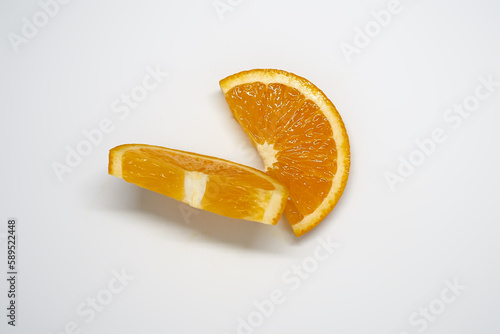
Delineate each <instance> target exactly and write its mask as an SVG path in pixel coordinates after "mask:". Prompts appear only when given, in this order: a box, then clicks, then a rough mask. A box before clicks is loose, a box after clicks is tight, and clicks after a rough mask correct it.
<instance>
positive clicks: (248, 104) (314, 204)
mask: <svg viewBox="0 0 500 334" xmlns="http://www.w3.org/2000/svg"><path fill="white" fill-rule="evenodd" d="M220 86H221V88H222V91H223V93H224V95H225V97H226V101H227V103H228V104H229V108H230V109H231V112H232V113H233V116H234V117H235V119H236V120H237V121H238V123H239V124H240V125H241V126H242V127H243V130H245V132H246V134H247V135H248V136H249V137H250V139H251V141H252V143H253V144H254V145H255V147H256V148H257V150H258V152H259V154H260V156H261V157H262V159H263V161H264V166H265V169H266V173H267V174H269V175H271V176H273V177H274V178H276V179H277V180H279V181H280V182H281V183H282V184H283V185H284V186H285V187H287V189H288V191H289V193H290V194H289V198H288V201H287V205H286V209H285V212H286V216H287V218H288V221H289V222H290V224H291V225H292V228H293V231H294V233H295V235H296V236H300V235H302V234H304V233H306V232H308V231H310V230H311V229H312V228H314V227H315V226H317V225H318V224H319V223H320V222H321V221H322V220H323V218H325V216H326V215H327V214H328V213H329V212H330V211H331V210H332V209H333V208H334V206H335V205H336V203H337V201H338V200H339V198H340V196H341V195H342V193H343V191H344V188H345V185H346V182H347V178H348V175H349V166H350V151H349V139H348V137H347V132H346V129H345V126H344V123H343V122H342V118H341V117H340V115H339V113H338V112H337V109H335V106H334V105H333V103H332V102H331V101H330V100H329V99H328V98H327V97H326V95H325V94H324V93H323V92H322V91H321V90H319V89H318V88H317V87H316V86H315V85H313V84H312V83H311V82H309V81H308V80H306V79H304V78H302V77H299V76H297V75H295V74H292V73H288V72H285V71H281V70H270V69H256V70H250V71H244V72H240V73H237V74H234V75H231V76H229V77H227V78H225V79H223V80H221V81H220Z"/></svg>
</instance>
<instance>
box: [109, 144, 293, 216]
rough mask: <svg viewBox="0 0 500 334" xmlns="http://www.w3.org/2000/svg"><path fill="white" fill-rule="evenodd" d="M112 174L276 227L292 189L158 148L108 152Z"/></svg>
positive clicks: (245, 170) (219, 162)
mask: <svg viewBox="0 0 500 334" xmlns="http://www.w3.org/2000/svg"><path fill="white" fill-rule="evenodd" d="M108 171H109V174H111V175H114V176H117V177H120V178H122V179H124V180H125V181H127V182H130V183H133V184H136V185H138V186H140V187H142V188H146V189H149V190H152V191H155V192H158V193H160V194H163V195H165V196H168V197H172V198H174V199H176V200H178V201H181V202H184V203H186V204H189V205H190V206H192V207H195V208H199V209H204V210H207V211H210V212H213V213H217V214H219V215H223V216H227V217H231V218H238V219H246V220H251V221H257V222H261V223H264V224H272V225H275V224H276V223H277V222H278V220H279V219H280V217H281V214H282V213H283V210H284V208H285V204H286V200H287V197H288V191H287V190H286V188H285V187H283V186H282V185H281V184H280V183H279V182H278V181H276V180H275V179H274V178H272V177H270V176H269V175H266V174H265V173H263V172H261V171H259V170H256V169H254V168H251V167H247V166H243V165H240V164H237V163H234V162H231V161H227V160H223V159H218V158H214V157H209V156H205V155H200V154H196V153H189V152H183V151H178V150H173V149H169V148H165V147H160V146H151V145H142V144H128V145H121V146H117V147H115V148H113V149H111V150H110V151H109V170H108Z"/></svg>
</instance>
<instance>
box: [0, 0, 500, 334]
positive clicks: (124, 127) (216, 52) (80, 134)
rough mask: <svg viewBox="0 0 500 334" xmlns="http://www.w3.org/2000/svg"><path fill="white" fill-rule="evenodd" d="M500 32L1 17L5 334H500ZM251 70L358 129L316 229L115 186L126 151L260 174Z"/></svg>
mask: <svg viewBox="0 0 500 334" xmlns="http://www.w3.org/2000/svg"><path fill="white" fill-rule="evenodd" d="M499 11H500V3H499V2H497V1H493V0H489V1H487V0H480V1H471V0H460V1H449V0H437V1H428V0H418V1H417V0H399V1H398V0H390V1H385V0H384V1H379V0H377V1H367V0H366V1H365V0H358V1H308V2H306V1H263V0H253V1H245V0H204V1H199V0H197V1H158V0H145V1H117V0H109V1H96V0H89V1H78V0H72V1H68V0H64V1H63V0H40V1H37V0H23V1H7V0H2V1H1V2H0V17H1V19H0V34H2V35H3V36H4V37H3V38H2V40H1V42H0V68H1V72H0V73H1V75H0V112H1V121H0V136H1V140H0V148H1V159H0V178H1V183H0V184H1V188H0V189H1V190H0V213H1V217H0V263H1V264H0V268H1V269H2V272H1V273H0V277H2V279H1V280H0V305H1V306H2V307H1V309H2V310H3V311H1V314H0V315H1V317H0V319H2V321H1V322H0V333H6V334H9V333H30V334H31V333H43V334H50V333H52V334H56V333H57V334H60V333H66V334H74V333H89V334H100V333H207V334H208V333H221V334H224V333H227V334H233V333H245V334H250V333H259V334H260V333H262V334H266V333H268V334H270V333H318V334H327V333H343V334H363V333H372V334H414V333H429V334H432V333H436V334H437V333H457V334H468V333H485V334H496V333H500V322H499V321H498V309H499V308H500V301H499V297H500V287H499V284H498V282H499V281H500V269H499V266H498V255H499V251H500V244H499V243H498V240H497V239H498V235H499V232H500V227H499V223H500V214H499V211H498V201H499V195H498V190H497V189H498V188H499V187H500V177H499V174H498V165H499V162H500V152H499V150H498V148H497V146H498V144H499V139H500V134H499V132H498V130H497V127H498V124H499V121H500V114H499V106H500V64H499V59H500V45H499V43H498V33H499V32H500V21H499V20H498V13H499ZM252 68H279V69H283V70H286V71H290V72H293V73H295V74H297V75H300V76H303V77H305V78H307V79H309V80H310V81H311V82H313V83H314V84H315V85H317V86H318V87H319V88H320V89H322V90H323V91H324V92H325V93H326V95H327V96H328V97H329V98H330V99H331V100H332V101H333V103H334V104H335V105H336V106H337V109H338V110H339V112H340V113H341V115H342V117H343V120H344V122H345V124H346V127H347V130H348V134H349V136H350V142H351V148H352V152H351V154H352V168H351V174H350V179H349V181H348V184H347V188H346V191H345V193H344V195H343V197H342V198H341V200H340V202H339V204H338V205H337V207H336V208H335V210H334V211H333V212H332V213H331V214H330V215H329V216H328V217H327V218H326V219H325V220H324V221H323V222H322V223H321V224H320V225H319V226H318V227H317V228H316V229H314V230H313V231H311V232H310V233H308V234H306V235H305V236H303V237H301V238H295V237H294V236H293V233H292V231H291V229H290V227H289V226H287V222H286V220H284V219H282V221H280V223H279V224H278V226H265V225H262V224H258V223H252V222H246V221H238V220H233V219H229V218H225V217H221V216H217V215H214V214H210V213H208V212H203V211H199V210H195V209H190V208H189V207H187V206H185V205H183V204H180V203H178V202H176V201H174V200H171V199H169V198H166V197H163V196H161V195H159V194H156V193H153V192H150V191H147V190H144V189H140V188H138V187H135V186H134V185H131V184H128V183H126V182H124V181H123V180H119V179H117V178H115V177H112V176H110V175H108V174H107V162H108V161H107V159H108V151H109V149H110V148H112V147H114V146H116V145H119V144H124V143H146V144H154V145H160V146H166V147H171V148H177V149H181V150H187V151H192V152H197V153H202V154H207V155H213V156H217V157H221V158H225V159H229V160H232V161H236V162H239V163H243V164H247V165H251V166H253V167H256V168H262V162H261V160H260V158H259V156H258V155H257V153H256V151H255V149H254V148H253V147H252V145H251V143H250V141H249V140H248V139H247V137H246V136H245V134H244V133H243V131H242V129H241V128H240V127H239V125H238V124H237V123H236V121H235V120H234V119H233V118H232V116H231V114H230V112H229V108H228V107H227V104H226V102H225V100H224V97H223V95H222V93H221V91H220V88H219V86H218V82H219V80H220V79H222V78H224V77H226V76H228V75H230V74H233V73H236V72H239V71H242V70H246V69H252ZM12 218H14V219H15V221H16V233H17V235H16V238H17V239H16V261H17V263H16V268H15V269H16V277H15V283H16V284H15V285H14V290H15V293H16V297H15V298H11V297H9V296H8V295H9V291H11V284H10V281H8V279H9V278H10V276H12V275H9V274H7V273H8V272H9V268H8V267H7V261H8V256H9V253H8V250H7V247H8V245H9V243H8V241H9V235H10V234H9V229H8V220H9V219H12ZM11 300H15V327H14V326H12V325H10V324H9V323H8V322H9V321H11V319H10V318H9V317H8V316H9V315H10V310H8V307H10V301H11Z"/></svg>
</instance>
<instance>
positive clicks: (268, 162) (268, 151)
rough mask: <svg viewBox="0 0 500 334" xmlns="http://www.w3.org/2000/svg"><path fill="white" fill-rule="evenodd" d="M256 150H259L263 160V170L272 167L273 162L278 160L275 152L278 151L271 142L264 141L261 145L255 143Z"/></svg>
mask: <svg viewBox="0 0 500 334" xmlns="http://www.w3.org/2000/svg"><path fill="white" fill-rule="evenodd" d="M257 151H259V155H260V156H261V158H262V160H263V161H264V169H265V170H267V169H268V168H270V167H272V166H273V165H274V163H275V162H276V161H278V160H276V154H277V153H278V151H276V150H275V149H274V145H272V144H268V143H264V144H262V145H257Z"/></svg>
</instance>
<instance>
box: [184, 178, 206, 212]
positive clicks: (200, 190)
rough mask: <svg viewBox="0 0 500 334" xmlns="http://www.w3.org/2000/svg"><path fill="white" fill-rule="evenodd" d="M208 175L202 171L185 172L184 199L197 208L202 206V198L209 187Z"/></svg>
mask: <svg viewBox="0 0 500 334" xmlns="http://www.w3.org/2000/svg"><path fill="white" fill-rule="evenodd" d="M207 181H208V175H206V174H204V173H202V172H185V173H184V201H186V203H187V204H189V205H191V206H192V207H195V208H200V207H201V200H202V199H203V195H205V190H206V188H207Z"/></svg>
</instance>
